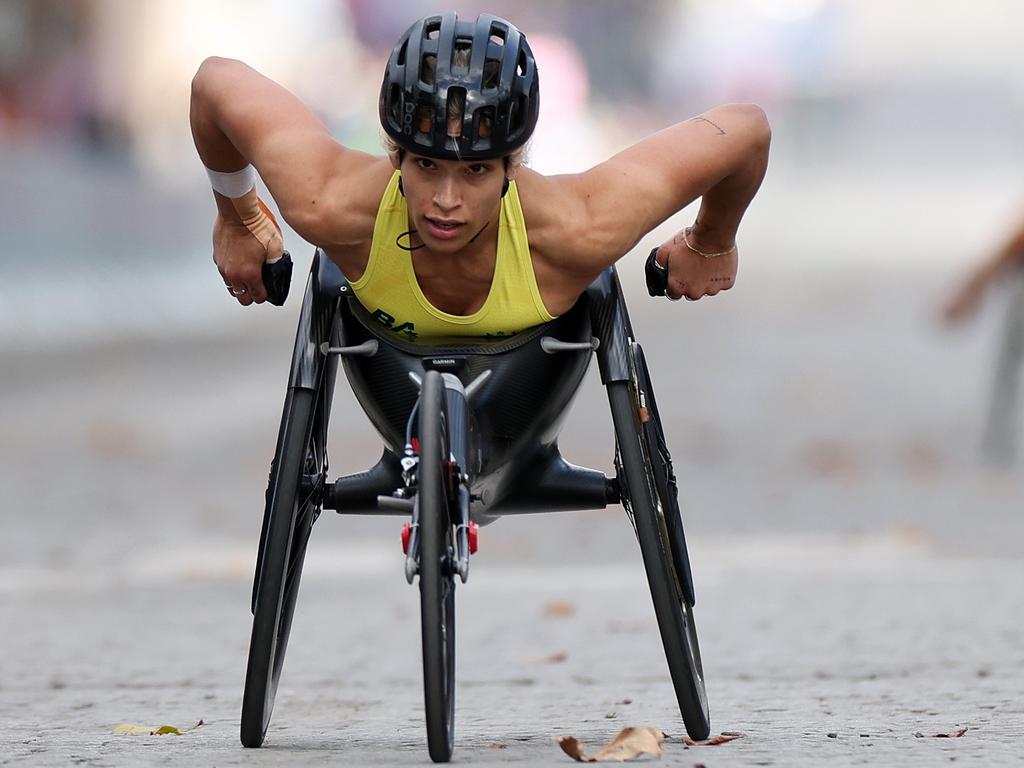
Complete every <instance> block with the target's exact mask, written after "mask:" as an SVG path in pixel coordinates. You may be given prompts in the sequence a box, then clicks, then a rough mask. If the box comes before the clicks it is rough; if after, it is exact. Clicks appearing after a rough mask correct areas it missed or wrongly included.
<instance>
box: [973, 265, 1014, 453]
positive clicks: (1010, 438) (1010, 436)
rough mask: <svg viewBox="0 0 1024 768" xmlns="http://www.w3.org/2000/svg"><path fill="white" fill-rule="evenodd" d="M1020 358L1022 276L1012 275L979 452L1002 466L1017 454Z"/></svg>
mask: <svg viewBox="0 0 1024 768" xmlns="http://www.w3.org/2000/svg"><path fill="white" fill-rule="evenodd" d="M1022 358H1024V274H1021V273H1018V274H1017V275H1015V279H1014V286H1013V293H1012V295H1011V297H1010V304H1009V306H1008V308H1007V312H1006V320H1005V322H1004V324H1003V338H1002V341H1001V343H1000V346H999V356H998V358H997V360H996V371H995V380H994V382H993V386H992V400H991V402H990V404H989V412H988V423H987V424H986V427H985V435H984V438H983V441H982V451H983V453H984V455H985V456H986V458H988V459H989V460H991V461H992V462H994V463H996V464H998V465H1000V466H1006V465H1007V464H1009V463H1010V462H1011V461H1012V460H1013V458H1014V456H1016V453H1017V442H1018V438H1017V431H1018V428H1019V421H1020V418H1019V417H1020V414H1019V411H1020V369H1021V360H1022Z"/></svg>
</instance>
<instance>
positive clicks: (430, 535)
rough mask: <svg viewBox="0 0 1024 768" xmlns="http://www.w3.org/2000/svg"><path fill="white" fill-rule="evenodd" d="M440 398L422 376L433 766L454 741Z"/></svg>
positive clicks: (434, 384)
mask: <svg viewBox="0 0 1024 768" xmlns="http://www.w3.org/2000/svg"><path fill="white" fill-rule="evenodd" d="M444 399H445V393H444V382H443V380H442V378H441V375H440V374H439V373H437V372H434V371H431V372H429V373H427V375H426V376H425V377H424V379H423V391H422V395H421V399H420V410H419V440H420V460H419V467H418V469H417V483H418V492H417V494H416V504H417V506H418V510H417V511H418V519H419V524H420V563H419V574H420V613H421V621H422V635H423V693H424V698H425V704H426V719H427V749H428V751H429V752H430V759H431V760H433V761H434V762H435V763H446V762H448V761H449V760H451V757H452V748H453V744H454V738H455V578H454V569H453V567H452V564H453V562H454V536H453V529H452V516H451V509H452V502H453V499H454V494H453V484H452V480H453V478H452V477H451V464H450V463H449V449H448V439H447V417H446V411H445V407H444Z"/></svg>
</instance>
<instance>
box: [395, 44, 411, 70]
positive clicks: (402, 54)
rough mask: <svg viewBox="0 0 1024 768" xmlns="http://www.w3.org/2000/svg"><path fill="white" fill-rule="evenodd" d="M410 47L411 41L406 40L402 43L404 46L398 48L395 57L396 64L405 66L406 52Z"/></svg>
mask: <svg viewBox="0 0 1024 768" xmlns="http://www.w3.org/2000/svg"><path fill="white" fill-rule="evenodd" d="M408 48H409V41H408V40H406V41H405V42H404V43H402V47H401V48H399V49H398V56H397V57H396V59H395V64H397V65H398V66H400V67H404V66H405V52H406V50H407V49H408Z"/></svg>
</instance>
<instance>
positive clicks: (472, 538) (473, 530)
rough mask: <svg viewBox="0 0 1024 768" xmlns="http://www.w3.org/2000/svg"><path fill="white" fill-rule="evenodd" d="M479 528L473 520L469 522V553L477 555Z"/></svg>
mask: <svg viewBox="0 0 1024 768" xmlns="http://www.w3.org/2000/svg"><path fill="white" fill-rule="evenodd" d="M479 528H480V526H479V525H477V524H476V523H474V522H473V521H472V520H470V522H469V530H468V531H467V533H468V534H469V554H471V555H475V554H476V546H477V541H478V538H477V532H478V530H479Z"/></svg>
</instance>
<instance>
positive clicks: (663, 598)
mask: <svg viewBox="0 0 1024 768" xmlns="http://www.w3.org/2000/svg"><path fill="white" fill-rule="evenodd" d="M608 400H609V403H610V404H611V411H612V421H613V423H614V425H615V437H616V443H617V448H618V450H617V452H616V461H615V463H616V469H617V471H618V475H619V483H620V487H621V490H622V503H623V506H624V507H626V510H627V512H629V513H630V514H631V517H632V519H633V523H634V525H635V526H636V535H637V539H638V540H639V543H640V551H641V554H642V555H643V561H644V570H645V571H646V572H647V583H648V585H649V586H650V590H651V599H652V601H653V603H654V613H655V615H656V616H657V619H658V629H659V630H660V632H661V641H662V645H663V646H664V648H665V657H666V659H667V661H668V668H669V674H670V675H671V678H672V686H673V688H674V689H675V692H676V700H677V701H678V703H679V711H680V713H681V714H682V717H683V723H684V725H685V726H686V732H687V733H688V734H689V735H690V738H693V739H706V738H707V737H708V734H709V733H710V732H711V720H710V716H709V714H708V702H707V693H706V690H705V686H704V670H703V667H702V664H701V658H700V646H699V644H698V642H697V627H696V624H695V623H694V618H693V607H692V606H691V605H690V604H689V603H688V602H687V599H686V594H685V590H684V587H683V583H684V580H683V575H682V574H681V573H680V571H679V569H678V568H677V566H676V557H674V556H673V553H672V546H671V544H670V541H671V539H670V533H669V528H668V525H667V522H666V512H665V510H666V507H669V506H672V505H669V504H667V503H662V500H661V498H659V494H658V490H657V486H658V485H659V483H658V482H657V477H656V473H655V468H654V463H653V462H652V460H651V456H650V453H649V452H648V443H647V433H646V432H645V430H644V426H643V422H642V420H641V418H640V404H639V402H638V397H637V394H636V392H635V390H634V389H633V387H632V386H631V384H630V382H625V381H618V382H612V383H610V384H609V385H608ZM648 416H650V411H648ZM659 428H660V425H659ZM680 525H681V523H680Z"/></svg>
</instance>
